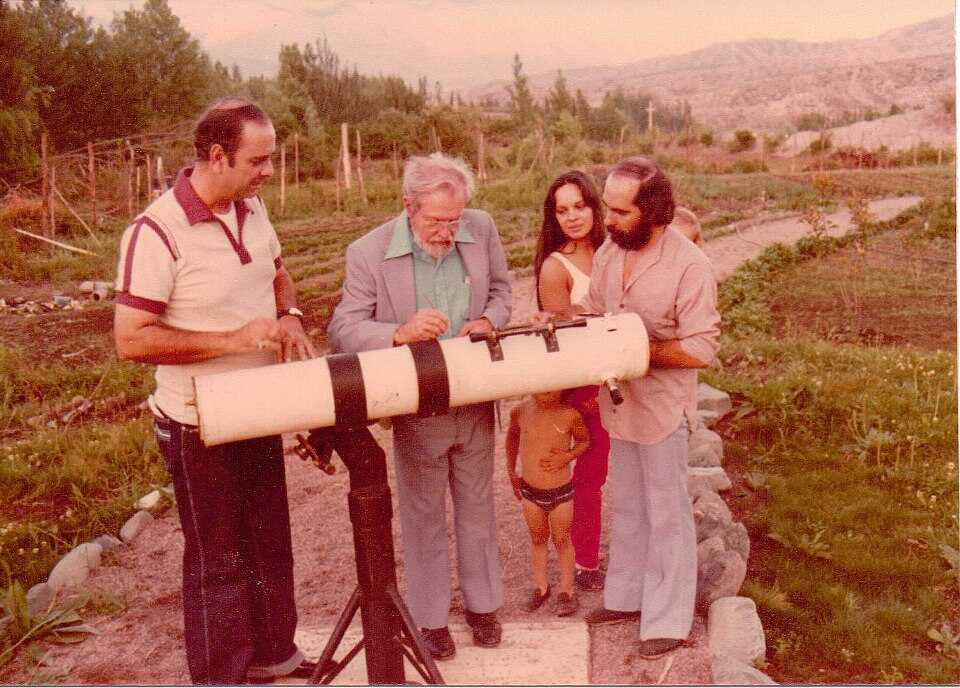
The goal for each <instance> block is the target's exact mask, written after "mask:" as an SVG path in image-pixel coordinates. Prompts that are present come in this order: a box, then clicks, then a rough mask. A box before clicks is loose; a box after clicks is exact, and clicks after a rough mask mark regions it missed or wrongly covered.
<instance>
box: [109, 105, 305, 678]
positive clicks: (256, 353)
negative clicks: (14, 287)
mask: <svg viewBox="0 0 960 688" xmlns="http://www.w3.org/2000/svg"><path fill="white" fill-rule="evenodd" d="M194 146H195V148H196V152H197V162H196V164H195V166H194V167H193V168H186V169H184V170H182V171H181V172H180V174H179V176H178V178H177V181H176V183H175V184H174V187H173V188H172V189H171V190H170V191H168V192H166V193H165V194H163V195H162V196H160V198H158V199H157V200H156V201H154V202H153V203H152V204H150V206H149V207H148V208H147V209H146V210H145V211H144V212H143V214H142V215H140V216H139V217H137V218H136V219H135V220H134V222H133V223H132V224H131V225H130V227H128V228H127V230H126V232H125V233H124V235H123V239H122V242H121V247H120V261H119V266H118V274H117V283H116V291H117V297H116V302H117V305H116V312H115V318H114V338H115V341H116V347H117V354H118V355H119V357H120V358H122V359H130V360H133V361H139V362H141V363H152V364H156V365H157V372H156V381H157V389H156V391H155V392H154V393H153V394H152V395H151V396H150V398H149V400H148V401H149V404H150V408H151V409H152V410H153V413H154V417H155V431H156V436H157V442H158V444H159V446H160V450H161V453H162V454H163V456H164V459H165V461H166V463H167V467H168V469H169V470H170V473H171V475H172V476H173V482H174V488H175V491H176V496H177V509H178V511H179V513H180V522H181V527H182V530H183V536H184V553H183V606H184V626H185V633H184V639H185V643H186V653H187V664H188V666H189V669H190V677H191V679H192V680H193V681H194V682H195V683H220V684H224V683H225V684H237V683H244V682H247V681H257V680H261V681H263V680H270V679H272V678H273V677H275V676H282V675H299V676H309V675H310V673H312V669H313V665H312V664H311V663H310V662H307V661H305V659H304V657H303V654H302V653H301V652H300V650H299V649H297V646H296V645H295V644H294V642H293V634H294V630H295V628H296V623H297V613H296V608H295V606H294V596H293V556H292V548H291V542H290V517H289V511H288V506H287V494H286V483H285V478H284V466H283V450H282V445H281V441H280V438H279V437H276V436H274V437H266V438H260V439H255V440H248V441H244V442H235V443H231V444H226V445H222V446H218V447H211V448H207V447H204V446H203V444H202V442H201V441H200V438H199V435H198V433H197V411H196V403H195V399H194V389H193V377H194V376H196V375H202V374H208V373H212V372H219V371H226V370H235V369H240V368H250V367H255V366H262V365H270V364H272V363H275V362H277V360H278V358H279V359H282V360H291V359H293V358H294V357H300V358H307V357H312V356H314V355H315V352H314V349H313V346H312V345H311V343H310V341H309V340H308V339H307V337H306V335H305V334H304V331H303V327H302V325H301V322H300V318H301V317H302V315H303V314H302V313H301V312H300V311H299V310H298V309H297V307H296V294H295V290H294V286H293V281H292V280H291V278H290V275H289V274H288V273H287V271H286V270H285V269H284V267H283V261H282V259H281V257H280V243H279V241H278V240H277V235H276V232H275V231H274V229H273V226H272V225H271V224H270V220H269V218H268V217H267V209H266V207H265V206H264V204H263V201H262V200H260V198H259V197H258V196H257V193H258V191H259V189H260V187H261V186H262V185H263V184H264V183H265V182H266V181H267V180H268V179H270V177H271V176H272V175H273V166H272V162H271V158H272V155H273V152H274V149H275V148H276V135H275V133H274V129H273V125H272V124H271V122H270V119H269V118H268V117H267V116H266V114H264V112H263V111H262V110H260V108H258V107H257V106H256V105H254V104H253V103H250V102H249V101H245V100H242V99H238V98H227V99H223V100H220V101H218V102H216V103H214V104H213V105H212V106H211V107H210V108H209V109H208V110H207V112H206V113H205V114H204V115H203V116H202V117H201V118H200V120H199V121H198V123H197V126H196V129H195V131H194Z"/></svg>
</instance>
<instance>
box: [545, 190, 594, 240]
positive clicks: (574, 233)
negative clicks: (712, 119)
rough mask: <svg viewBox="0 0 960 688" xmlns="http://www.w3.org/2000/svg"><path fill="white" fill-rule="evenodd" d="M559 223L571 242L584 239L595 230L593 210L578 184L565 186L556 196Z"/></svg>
mask: <svg viewBox="0 0 960 688" xmlns="http://www.w3.org/2000/svg"><path fill="white" fill-rule="evenodd" d="M554 201H555V202H556V208H557V210H556V214H557V223H558V224H559V225H560V229H561V230H562V231H563V233H564V235H565V236H566V237H567V238H568V239H570V240H571V241H576V240H577V239H582V238H584V237H585V236H587V235H589V234H590V230H591V229H592V228H593V208H591V207H590V206H589V205H587V202H586V201H584V200H583V193H582V192H581V191H580V187H579V186H577V185H576V184H564V185H563V186H561V187H560V188H558V189H557V191H556V193H555V194H554Z"/></svg>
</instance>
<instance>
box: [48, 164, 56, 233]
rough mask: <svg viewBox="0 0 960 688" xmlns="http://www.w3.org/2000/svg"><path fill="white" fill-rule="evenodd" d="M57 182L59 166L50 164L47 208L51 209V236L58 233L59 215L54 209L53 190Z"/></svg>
mask: <svg viewBox="0 0 960 688" xmlns="http://www.w3.org/2000/svg"><path fill="white" fill-rule="evenodd" d="M56 183H57V166H56V165H51V166H50V183H49V184H48V185H47V209H48V210H49V211H50V236H52V237H53V236H56V235H57V217H56V212H55V211H54V208H55V206H54V204H53V194H52V193H51V191H52V190H53V188H54V185H55V184H56Z"/></svg>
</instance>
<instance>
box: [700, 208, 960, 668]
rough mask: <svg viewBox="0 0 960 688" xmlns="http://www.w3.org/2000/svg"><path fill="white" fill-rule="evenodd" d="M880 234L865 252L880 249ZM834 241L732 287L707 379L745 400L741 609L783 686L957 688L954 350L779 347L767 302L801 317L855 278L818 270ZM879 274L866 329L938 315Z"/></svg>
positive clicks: (809, 343) (921, 228) (932, 217)
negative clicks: (879, 318)
mask: <svg viewBox="0 0 960 688" xmlns="http://www.w3.org/2000/svg"><path fill="white" fill-rule="evenodd" d="M950 207H952V200H944V201H943V202H941V203H935V204H928V205H926V206H924V207H923V208H921V209H919V210H916V211H913V212H911V213H908V214H907V215H905V216H904V217H903V218H901V219H900V220H899V221H897V222H893V223H889V224H888V225H885V227H884V228H885V229H887V230H889V229H890V228H891V227H898V228H899V229H898V230H897V232H896V234H897V235H899V236H901V237H902V236H907V235H910V234H913V235H916V236H915V238H914V240H915V241H917V242H919V243H921V244H922V243H923V242H929V241H943V240H944V239H945V238H946V237H947V236H949V237H950V238H951V240H952V237H953V235H954V232H955V219H954V218H953V215H952V212H950V210H949V208H950ZM924 223H926V225H924ZM879 229H883V228H878V229H877V231H879ZM924 234H926V236H923V235H924ZM870 236H871V237H872V238H870V239H869V240H868V246H869V245H870V243H872V242H874V241H879V238H875V235H874V234H873V232H871V233H870ZM827 243H828V245H816V244H815V243H814V242H810V241H808V242H806V243H805V245H804V246H801V247H800V250H790V249H784V248H782V247H777V248H772V249H770V250H768V251H767V252H766V253H765V254H764V255H763V256H761V258H759V259H758V260H756V261H752V262H751V263H750V264H748V265H747V266H746V267H745V268H743V269H741V270H740V271H739V272H738V273H737V274H736V275H734V277H733V278H731V279H730V280H727V281H726V282H725V283H724V284H723V285H722V286H721V302H722V304H723V315H724V318H725V327H726V334H725V336H724V346H723V349H722V355H723V361H724V368H723V369H722V370H721V371H712V372H710V373H707V374H706V375H705V379H707V381H709V382H710V383H711V384H715V385H716V386H718V387H720V388H722V389H725V390H728V391H729V392H730V393H731V394H732V395H733V396H734V398H735V399H737V400H738V404H737V407H736V409H735V415H734V418H735V420H734V421H733V423H732V425H731V426H730V427H728V428H727V429H726V431H725V432H726V433H727V434H728V436H729V438H730V441H728V448H729V451H728V461H729V462H730V463H731V464H733V465H735V466H736V468H737V470H739V471H740V472H741V473H742V474H743V475H744V476H745V484H746V485H747V487H748V497H749V499H750V507H749V508H747V507H744V508H746V513H745V516H744V519H745V522H746V523H747V526H748V528H749V529H750V531H751V537H752V539H753V540H754V543H755V544H754V552H753V554H752V555H751V556H752V557H753V560H754V561H753V566H752V568H751V574H750V577H749V578H748V580H747V582H746V584H745V586H744V589H743V594H747V595H749V596H750V597H752V598H753V599H754V600H755V601H756V603H757V605H758V609H759V611H760V615H761V618H762V619H763V622H764V628H765V631H766V635H767V644H768V648H769V650H768V657H767V660H768V662H769V664H768V666H767V670H768V671H769V672H770V673H771V675H772V676H773V677H774V678H775V679H776V680H779V681H784V682H817V683H819V682H840V683H860V682H864V683H872V682H891V681H895V682H907V683H914V682H920V683H951V684H955V683H957V681H958V680H960V652H958V648H957V646H956V644H955V643H953V639H952V637H949V638H948V641H947V642H936V641H935V640H934V636H933V635H931V632H934V633H939V632H940V630H944V629H945V631H946V635H947V636H952V635H955V634H957V633H960V622H958V594H960V578H958V574H960V562H957V561H956V559H955V554H956V548H957V545H958V543H957V534H958V524H957V514H958V509H960V503H958V483H957V372H956V351H955V343H954V345H953V348H952V350H950V351H947V352H943V351H925V350H922V349H917V348H914V347H910V348H896V347H890V346H873V345H865V344H837V343H832V342H828V341H823V340H821V339H819V338H817V337H816V336H815V335H814V334H813V333H809V332H804V331H802V330H797V331H795V332H793V333H792V334H790V335H788V336H782V335H781V336H777V335H775V334H774V332H775V331H776V330H777V325H778V324H779V323H778V322H777V318H778V317H780V316H779V315H775V314H774V313H773V312H772V311H771V309H770V305H769V303H768V302H767V298H768V296H769V294H770V293H771V292H772V291H777V290H779V289H781V288H782V285H781V284H780V282H781V280H787V281H788V284H789V286H788V287H787V290H788V291H789V292H790V293H791V294H792V296H793V299H794V304H796V303H797V302H801V301H802V300H803V299H812V298H829V296H830V295H831V294H832V293H835V291H836V288H837V287H836V283H835V280H837V279H841V280H842V279H847V280H848V281H849V279H850V277H849V275H843V274H840V275H837V274H834V275H832V279H825V276H824V274H823V272H822V270H819V271H818V269H817V267H818V266H819V264H818V265H816V266H814V269H809V268H807V267H804V263H803V261H806V260H808V259H809V257H811V256H813V255H822V254H829V253H831V252H832V251H834V250H836V249H837V248H838V247H840V246H842V245H844V244H848V245H849V244H850V243H851V240H849V239H848V240H846V241H843V242H839V241H838V242H827ZM933 269H935V268H929V269H928V272H929V271H932V270H933ZM941 269H946V268H941ZM882 277H883V278H884V279H885V280H886V287H887V294H888V298H887V299H886V301H885V302H883V304H882V305H879V304H874V305H872V306H871V304H870V302H869V300H865V304H866V305H865V306H864V308H865V310H864V312H863V315H864V317H865V318H867V319H869V318H870V317H871V311H870V309H871V308H873V309H874V310H879V309H881V308H882V309H884V312H883V313H882V315H883V317H884V318H887V322H896V319H897V318H898V317H899V318H900V319H901V324H902V325H903V326H906V324H907V323H908V321H910V320H911V319H915V318H916V307H917V304H916V303H915V302H914V301H915V300H916V299H920V303H921V304H922V305H925V306H927V308H928V309H936V308H937V307H939V305H938V303H937V301H938V297H939V295H938V294H926V295H924V294H920V295H919V296H917V295H916V294H914V293H912V292H904V291H903V290H902V289H900V288H901V287H902V286H903V285H901V284H900V282H901V281H902V280H905V279H909V276H908V275H904V273H903V272H902V271H899V270H891V271H889V272H887V273H884V274H883V275H882ZM954 289H955V287H954ZM955 327H956V325H955V319H954V320H953V328H954V330H955ZM944 624H946V626H945V627H944ZM938 629H940V630H938ZM943 635H944V634H943V633H941V635H940V636H938V637H941V638H942V637H943Z"/></svg>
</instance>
